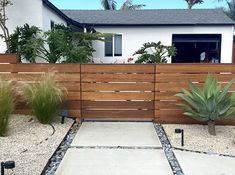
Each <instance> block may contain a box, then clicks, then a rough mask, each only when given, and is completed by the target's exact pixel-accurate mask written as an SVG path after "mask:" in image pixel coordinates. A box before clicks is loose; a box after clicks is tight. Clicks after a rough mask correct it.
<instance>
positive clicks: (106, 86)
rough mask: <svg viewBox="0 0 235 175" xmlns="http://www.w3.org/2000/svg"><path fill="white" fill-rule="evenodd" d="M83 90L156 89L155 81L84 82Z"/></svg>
mask: <svg viewBox="0 0 235 175" xmlns="http://www.w3.org/2000/svg"><path fill="white" fill-rule="evenodd" d="M82 90H83V91H154V83H82Z"/></svg>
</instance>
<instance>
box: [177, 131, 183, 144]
mask: <svg viewBox="0 0 235 175" xmlns="http://www.w3.org/2000/svg"><path fill="white" fill-rule="evenodd" d="M175 133H176V134H180V133H181V146H184V130H183V129H175Z"/></svg>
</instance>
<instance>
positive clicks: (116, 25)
mask: <svg viewBox="0 0 235 175" xmlns="http://www.w3.org/2000/svg"><path fill="white" fill-rule="evenodd" d="M84 24H85V25H89V26H92V27H102V26H104V27H112V26H115V27H119V26H120V27H122V26H123V27H131V26H133V27H135V26H139V27H141V26H150V27H151V26H234V25H235V23H214V24H212V23H210V24H208V23H192V24H190V23H188V24H91V23H84Z"/></svg>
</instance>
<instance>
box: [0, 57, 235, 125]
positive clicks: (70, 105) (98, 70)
mask: <svg viewBox="0 0 235 175" xmlns="http://www.w3.org/2000/svg"><path fill="white" fill-rule="evenodd" d="M1 58H2V57H1V55H0V63H2V62H4V61H3V59H1ZM12 63H13V64H12ZM51 71H55V72H56V80H57V81H58V82H59V83H60V84H61V85H63V86H65V87H66V88H67V89H68V98H67V101H66V102H65V104H64V108H67V109H69V111H70V115H71V116H74V117H77V118H78V119H122V120H130V119H135V120H136V119H138V120H154V121H155V122H159V123H198V122H196V121H195V120H192V119H190V118H188V117H185V116H184V115H183V111H182V110H181V109H179V107H178V106H177V104H178V103H181V102H183V101H182V100H181V99H179V98H178V97H176V96H175V94H176V93H178V92H181V90H182V88H186V89H188V81H189V80H191V81H193V82H194V83H196V84H198V85H199V86H200V87H202V85H203V83H204V81H205V79H206V77H207V74H208V73H210V74H211V75H212V76H217V77H218V79H219V82H220V84H221V85H222V86H225V85H226V84H227V83H228V82H229V81H230V80H231V79H233V78H234V77H235V65H232V64H216V65H215V64H214V65H210V64H161V65H155V64H151V65H133V64H126V65H113V64H112V65H104V64H100V65H95V64H84V65H83V64H82V65H80V64H15V62H14V61H11V64H0V76H2V77H4V78H6V79H8V80H12V81H16V82H17V83H18V84H20V83H34V82H38V81H41V80H42V74H44V73H46V72H51ZM231 91H235V85H233V87H232V89H231ZM19 101H21V100H19ZM16 113H21V114H28V113H30V110H29V108H28V107H27V106H26V105H25V103H24V102H19V103H18V105H17V110H16ZM219 123H220V124H233V125H235V120H227V121H221V122H219Z"/></svg>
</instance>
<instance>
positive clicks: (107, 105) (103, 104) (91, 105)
mask: <svg viewBox="0 0 235 175" xmlns="http://www.w3.org/2000/svg"><path fill="white" fill-rule="evenodd" d="M153 103H154V102H153V101H83V102H82V108H83V109H154V106H153Z"/></svg>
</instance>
